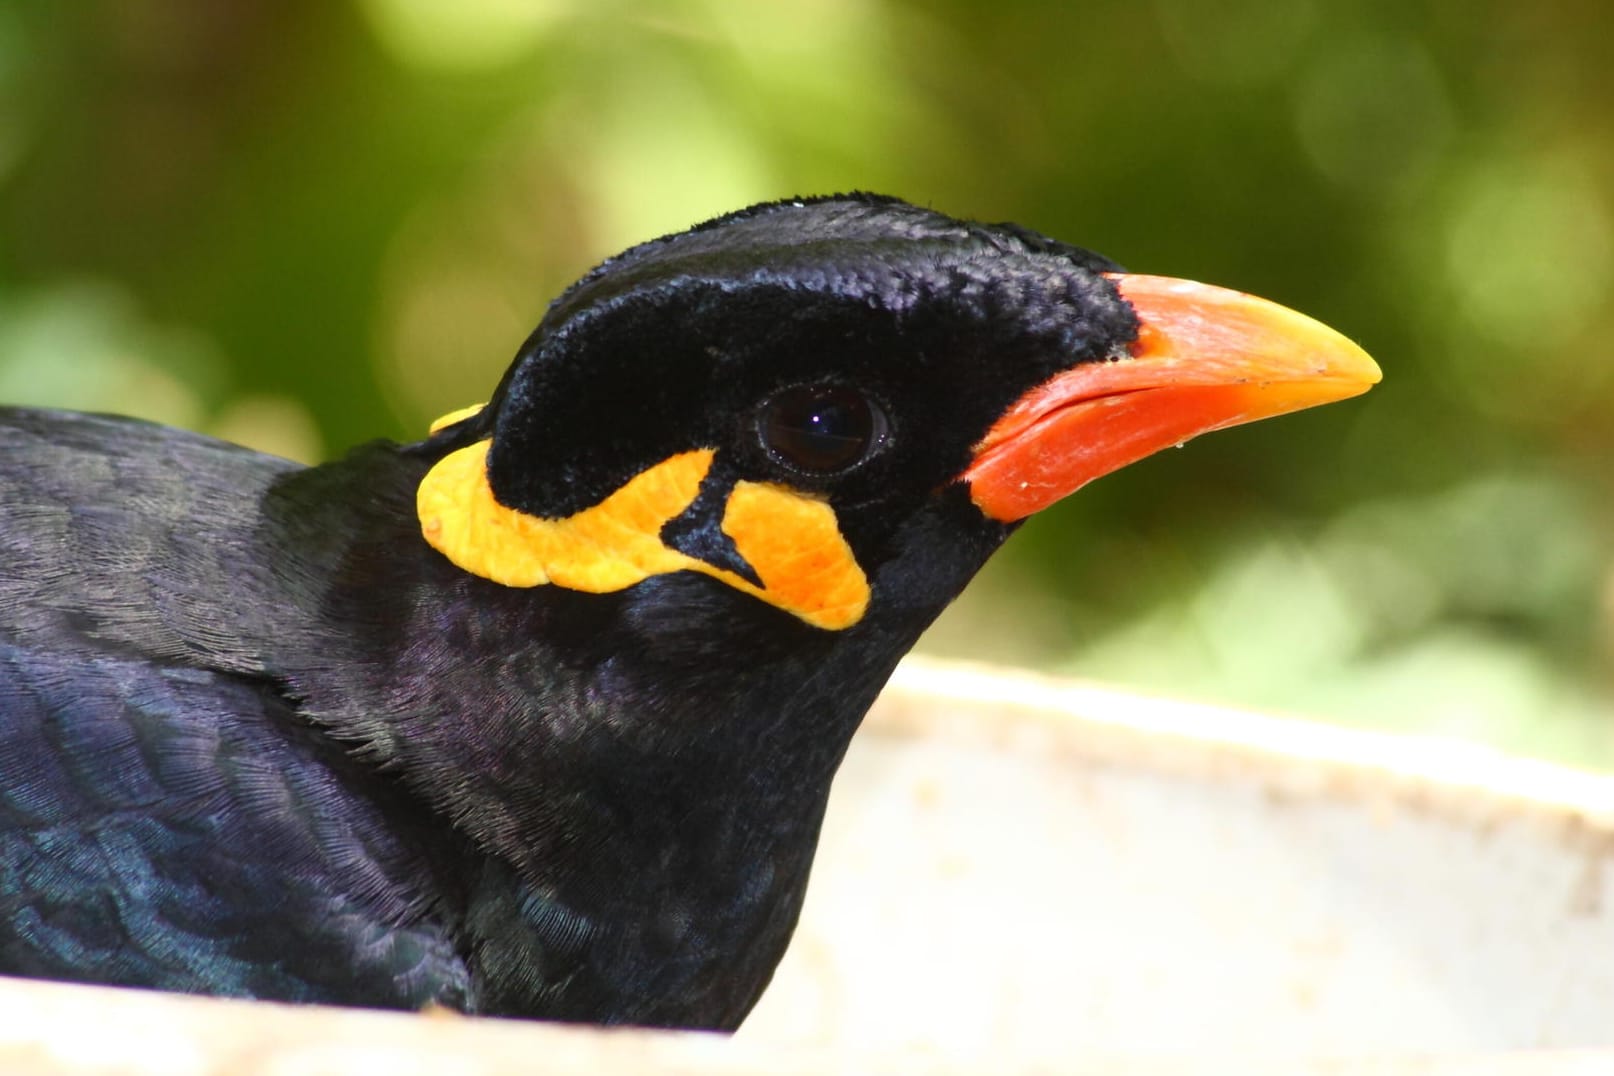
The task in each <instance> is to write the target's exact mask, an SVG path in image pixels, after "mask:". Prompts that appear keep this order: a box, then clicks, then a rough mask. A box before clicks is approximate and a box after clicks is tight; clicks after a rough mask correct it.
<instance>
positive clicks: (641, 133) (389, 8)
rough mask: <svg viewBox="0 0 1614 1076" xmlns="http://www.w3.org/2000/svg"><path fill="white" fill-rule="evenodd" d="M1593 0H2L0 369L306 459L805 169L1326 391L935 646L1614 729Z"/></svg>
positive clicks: (1179, 679)
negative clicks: (1266, 315)
mask: <svg viewBox="0 0 1614 1076" xmlns="http://www.w3.org/2000/svg"><path fill="white" fill-rule="evenodd" d="M1611 30H1614V9H1610V11H1608V12H1604V11H1603V10H1601V9H1597V8H1595V7H1588V6H1586V5H1574V4H1566V3H1556V4H1544V5H1534V6H1531V5H1515V4H1501V3H1491V4H1480V5H1472V4H1471V5H1450V4H1438V3H1423V4H1417V3H1415V4H1405V3H1396V4H1391V3H1387V2H1380V3H1375V2H1370V0H1358V2H1352V3H1323V2H1322V0H1308V2H1297V3H1291V4H1284V5H1275V4H1266V3H1257V2H1255V0H1218V2H1213V3H1202V2H1198V0H1153V2H1152V3H1140V2H1122V0H1114V2H1101V3H1088V4H1070V3H1066V2H1056V0H1025V2H1019V3H1009V4H997V5H983V4H978V3H974V2H965V0H951V2H942V3H926V4H921V3H918V2H916V0H915V2H901V0H795V2H783V3H776V4H752V3H745V2H742V0H675V2H670V3H669V2H649V0H641V2H635V0H606V2H591V3H584V2H582V0H544V2H530V0H528V2H523V0H467V2H463V3H459V4H442V3H435V2H428V0H362V2H356V3H353V4H341V3H313V2H310V0H295V2H294V0H277V2H275V3H266V2H252V0H248V2H239V3H231V4H216V3H203V2H201V0H188V2H176V0H163V2H157V0H133V2H122V3H112V2H110V0H105V2H102V3H98V4H97V3H90V4H78V5H51V4H45V3H39V2H27V0H25V2H22V3H17V4H12V5H5V6H0V395H3V396H4V397H5V398H6V399H8V400H13V401H26V402H30V403H50V404H57V405H62V406H73V407H84V408H93V409H110V410H122V411H126V412H131V413H136V414H142V415H148V416H152V417H156V418H160V419H162V420H164V421H171V422H178V423H183V424H186V425H191V426H195V427H197V428H201V429H207V430H211V431H214V432H218V433H221V434H223V435H227V436H231V437H235V438H238V439H244V440H247V441H249V442H251V443H255V444H259V445H262V446H265V447H267V448H269V449H271V450H275V451H280V452H284V453H287V454H292V455H299V456H302V457H305V458H316V457H319V456H324V455H329V454H331V453H335V452H340V451H342V450H343V449H345V448H346V447H347V446H350V445H352V444H354V443H356V442H359V441H362V440H365V439H368V438H371V437H375V436H378V435H381V436H391V437H409V436H413V435H416V434H418V433H419V432H420V431H421V430H422V429H423V428H424V426H425V423H426V422H427V421H429V420H430V419H431V418H432V417H433V416H435V415H436V414H438V413H441V412H443V411H447V410H449V409H451V408H453V407H456V406H459V405H461V404H464V403H468V402H472V401H475V400H477V399H481V398H483V397H484V396H485V395H486V393H487V392H488V390H489V389H490V388H491V386H492V384H493V382H494V380H495V379H496V378H497V376H498V375H499V373H500V372H501V371H502V369H503V367H504V365H505V363H506V362H507V361H508V359H509V357H510V355H511V354H512V353H513V351H514V349H515V347H516V345H517V344H518V343H519V342H520V340H521V338H522V337H523V336H524V335H525V333H526V332H527V331H528V330H529V329H530V327H531V325H532V324H533V323H535V322H536V320H537V318H538V317H539V315H540V314H541V312H542V310H543V308H544V305H545V303H546V302H547V301H548V299H549V298H550V297H551V296H553V295H554V294H555V292H556V291H557V290H558V289H559V288H560V287H562V286H563V285H564V284H565V283H566V282H567V281H569V280H570V279H572V278H573V277H574V276H575V275H577V274H578V273H579V272H581V271H582V270H584V269H585V268H587V267H588V266H589V265H590V264H592V263H593V262H594V261H596V260H598V259H599V258H601V257H603V256H605V255H607V254H610V253H612V252H613V251H615V250H616V249H618V248H620V247H621V246H623V245H625V244H627V243H630V242H633V241H636V240H639V239H643V238H646V237H648V236H650V235H653V234H657V233H661V232H665V231H668V230H673V229H677V228H680V227H682V226H684V225H686V224H688V223H691V222H693V221H694V220H697V219H699V218H701V217H704V216H707V215H710V214H712V213H715V212H719V211H722V210H725V209H730V208H734V207H736V206H738V205H741V204H744V203H746V202H749V201H753V200H757V199H762V198H772V197H781V196H785V195H792V194H798V193H819V192H826V191H832V190H842V189H851V188H862V189H875V190H883V191H888V192H890V193H895V194H900V195H903V196H905V197H907V198H909V199H911V200H913V201H917V202H921V203H926V204H931V205H934V206H936V207H938V208H941V209H944V210H947V211H949V212H953V213H956V214H960V215H966V216H976V217H981V218H985V219H993V220H1000V219H1012V220H1017V221H1020V222H1022V223H1024V224H1027V225H1030V226H1033V227H1036V228H1038V229H1040V230H1042V231H1046V232H1049V233H1052V234H1054V235H1057V236H1059V237H1061V238H1065V239H1069V240H1071V241H1074V242H1079V243H1082V244H1084V245H1088V246H1092V247H1094V248H1095V249H1098V250H1102V251H1104V252H1105V253H1107V254H1109V255H1111V256H1112V257H1115V258H1117V259H1119V260H1121V261H1122V262H1124V263H1126V264H1128V265H1129V266H1131V267H1133V268H1136V269H1143V270H1148V271H1151V272H1159V273H1166V274H1171V275H1177V276H1188V277H1195V278H1199V279H1203V280H1208V281H1212V282H1216V283H1221V284H1226V285H1230V286H1234V287H1238V288H1242V289H1245V290H1248V291H1253V292H1257V293H1260V294H1263V295H1267V296H1269V297H1271V298H1274V299H1277V300H1280V301H1282V302H1285V303H1287V304H1289V305H1292V306H1295V307H1298V308H1299V309H1302V310H1304V311H1306V312H1308V313H1310V314H1313V315H1315V316H1317V317H1319V318H1321V319H1323V320H1324V321H1327V322H1329V323H1331V324H1333V325H1335V326H1337V327H1339V328H1341V329H1342V330H1344V331H1345V332H1347V333H1348V334H1350V335H1352V336H1354V337H1355V338H1356V339H1358V340H1359V341H1361V342H1362V343H1363V344H1364V345H1365V346H1366V347H1367V348H1368V350H1369V351H1371V352H1372V353H1373V354H1374V355H1375V356H1376V357H1377V358H1378V359H1379V360H1380V363H1381V365H1382V366H1383V367H1384V370H1385V373H1386V380H1385V383H1384V384H1383V385H1382V386H1380V387H1379V388H1378V389H1376V390H1375V391H1374V392H1373V393H1371V394H1370V395H1369V396H1367V397H1365V398H1364V399H1362V400H1359V401H1353V402H1350V403H1347V404H1342V405H1338V406H1335V407H1331V408H1327V409H1324V410H1321V411H1317V412H1313V413H1308V414H1304V415H1299V416H1293V417H1289V418H1285V419H1282V420H1278V421H1275V422H1271V423H1263V424H1260V425H1258V426H1254V427H1250V428H1248V429H1243V430H1237V431H1231V432H1228V433H1223V434H1218V435H1216V436H1214V437H1210V438H1206V439H1204V440H1202V441H1200V442H1197V443H1195V444H1194V445H1193V446H1192V447H1191V448H1190V449H1188V450H1187V451H1184V452H1169V453H1165V454H1163V455H1161V456H1159V457H1156V458H1154V459H1151V460H1148V461H1145V462H1144V463H1142V464H1139V465H1138V466H1136V467H1134V468H1132V469H1130V470H1128V471H1126V472H1124V473H1123V474H1121V475H1117V476H1115V477H1113V478H1109V479H1106V480H1104V481H1102V482H1100V483H1097V484H1095V485H1094V486H1093V487H1091V488H1090V489H1088V490H1086V491H1084V492H1083V493H1082V494H1081V495H1080V496H1079V497H1076V498H1073V499H1072V500H1071V501H1070V502H1068V503H1066V504H1064V505H1062V506H1060V507H1058V508H1057V509H1055V510H1052V511H1050V512H1049V513H1047V514H1046V516H1045V517H1044V518H1039V519H1038V520H1035V521H1034V522H1033V523H1032V524H1030V525H1029V526H1028V527H1027V528H1026V529H1025V531H1024V532H1023V533H1022V535H1021V536H1020V537H1019V538H1017V540H1016V541H1015V542H1014V543H1013V544H1012V545H1011V547H1010V548H1009V549H1008V550H1007V551H1006V552H1005V554H1004V555H1003V556H1002V557H1000V558H999V559H998V560H997V561H994V563H993V564H992V565H991V566H990V567H989V568H988V569H987V571H986V573H985V574H984V576H983V578H982V580H981V582H980V585H979V586H978V587H977V588H974V589H972V591H971V592H970V594H969V595H967V596H966V598H965V599H964V600H963V601H962V602H961V603H960V604H959V606H958V607H957V608H956V609H955V610H954V611H953V612H951V613H949V614H948V616H947V617H946V618H945V620H944V622H943V623H942V624H941V625H939V626H938V629H937V631H936V632H934V633H933V635H932V636H931V637H930V639H929V640H928V641H927V646H928V647H929V648H931V649H933V650H937V651H940V652H944V653H950V654H955V655H966V654H967V655H975V656H980V657H987V658H991V659H996V660H1010V661H1018V662H1024V663H1031V664H1036V665H1039V666H1042V667H1045V668H1049V669H1053V670H1057V671H1064V672H1072V673H1079V674H1082V675H1089V676H1096V677H1101V678H1106V679H1115V680H1121V681H1125V682H1128V683H1133V684H1136V685H1138V686H1140V687H1143V688H1146V689H1148V690H1151V691H1156V692H1162V693H1170V694H1183V695H1190V696H1194V697H1203V698H1210V699H1216V700H1222V701H1230V702H1239V703H1243V704H1246V705H1251V706H1257V707H1262V708H1267V709H1273V710H1282V711H1291V712H1301V713H1310V714H1315V715H1320V716H1325V717H1328V718H1331V719H1338V720H1343V721H1351V722H1357V723H1365V724H1372V725H1378V726H1387V727H1395V728H1408V729H1418V730H1425V731H1431V732H1436V733H1440V734H1445V735H1457V736H1466V737H1475V738H1481V739H1486V740H1490V741H1492V742H1497V743H1501V744H1503V745H1505V746H1506V747H1508V748H1509V749H1512V750H1517V751H1521V752H1525V753H1531V754H1538V755H1550V756H1553V757H1559V758H1567V759H1571V760H1576V761H1580V762H1583V763H1586V764H1591V765H1599V766H1606V765H1610V764H1611V763H1614V737H1611V736H1610V730H1611V728H1614V702H1611V694H1614V676H1611V673H1610V670H1611V668H1614V555H1611V554H1614V541H1611V539H1610V536H1611V535H1614V518H1611V516H1614V512H1611V510H1610V505H1611V500H1614V499H1611V496H1610V494H1611V492H1614V361H1611V360H1614V355H1611V353H1610V352H1611V348H1610V345H1609V343H1608V341H1609V340H1610V338H1611V335H1614V130H1611V127H1614V110H1610V109H1608V108H1607V107H1606V104H1607V102H1608V101H1610V100H1614V85H1611V82H1614V68H1611V67H1610V66H1609V65H1608V64H1607V63H1606V62H1605V61H1606V56H1605V55H1604V53H1605V52H1606V46H1603V45H1601V44H1600V42H1603V41H1605V40H1606V35H1607V33H1608V32H1610V31H1611Z"/></svg>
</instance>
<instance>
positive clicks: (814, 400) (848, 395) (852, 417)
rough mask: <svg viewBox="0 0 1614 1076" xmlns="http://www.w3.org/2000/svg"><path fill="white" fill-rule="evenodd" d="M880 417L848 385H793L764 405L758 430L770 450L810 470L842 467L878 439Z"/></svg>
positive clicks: (822, 471)
mask: <svg viewBox="0 0 1614 1076" xmlns="http://www.w3.org/2000/svg"><path fill="white" fill-rule="evenodd" d="M880 425H882V423H881V422H880V421H879V416H878V415H877V414H876V412H875V410H874V408H873V407H872V406H871V405H870V404H869V401H868V400H867V399H866V398H865V397H864V396H863V394H862V393H859V392H857V391H855V390H853V389H848V388H841V387H839V386H833V385H831V386H825V385H817V386H814V385H798V386H796V387H795V388H789V389H785V390H784V391H783V392H781V393H779V394H778V395H777V396H775V397H774V398H773V399H771V400H769V401H768V402H767V404H766V405H764V407H763V410H762V416H761V422H760V424H759V429H758V432H759V433H760V434H761V435H762V443H763V445H764V446H765V447H766V448H767V449H768V451H769V452H770V453H772V455H773V456H774V457H775V458H776V459H778V460H780V461H782V462H784V463H786V464H788V465H790V466H791V467H795V468H796V469H798V470H802V471H808V472H811V473H813V474H832V473H834V472H836V471H844V470H846V469H847V468H848V467H851V466H852V465H853V464H855V463H857V462H858V461H860V460H861V459H863V457H864V456H865V455H866V454H867V453H868V451H869V450H870V449H871V448H873V447H874V445H875V444H876V443H877V441H878V436H877V435H878V432H879V431H878V427H879V426H880Z"/></svg>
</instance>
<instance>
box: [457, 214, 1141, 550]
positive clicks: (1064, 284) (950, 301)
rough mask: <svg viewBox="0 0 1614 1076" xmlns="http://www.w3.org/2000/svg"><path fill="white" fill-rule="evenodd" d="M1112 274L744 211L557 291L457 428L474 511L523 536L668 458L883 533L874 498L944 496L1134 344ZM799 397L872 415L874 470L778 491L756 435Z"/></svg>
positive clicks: (1097, 265)
mask: <svg viewBox="0 0 1614 1076" xmlns="http://www.w3.org/2000/svg"><path fill="white" fill-rule="evenodd" d="M1114 268H1115V266H1114V265H1113V263H1111V262H1109V261H1107V260H1106V259H1104V258H1101V257H1099V256H1098V255H1095V254H1092V253H1090V252H1088V251H1085V250H1081V249H1080V248H1077V247H1072V246H1068V245H1066V244H1063V243H1059V242H1057V241H1055V240H1052V239H1047V238H1045V237H1043V236H1039V235H1036V234H1035V233H1032V232H1029V231H1026V230H1024V229H1021V228H1018V227H1016V226H1013V225H985V224H976V223H970V222H965V221H959V220H954V219H952V218H950V217H946V216H943V215H942V214H940V213H936V212H934V211H931V210H928V209H922V208H919V207H916V206H912V205H908V204H907V203H904V202H900V201H897V200H895V199H890V198H881V197H877V196H873V195H864V194H857V195H848V196H838V197H833V198H822V199H811V200H798V201H788V202H773V203H768V204H765V205H761V206H753V207H751V208H749V209H745V210H741V211H739V212H737V213H731V214H729V215H727V216H724V217H719V218H717V219H716V220H713V221H709V222H706V223H704V224H701V225H698V226H697V227H695V228H693V229H691V230H689V231H687V232H682V233H679V234H677V235H672V236H667V237H663V238H661V239H657V240H653V241H651V242H649V243H645V244H642V245H640V246H637V247H634V248H632V249H630V250H628V251H626V252H624V253H623V254H620V255H618V256H617V257H615V258H612V259H610V260H609V261H607V262H605V263H603V264H602V265H601V266H600V267H598V268H597V269H595V270H594V271H592V272H591V273H589V274H588V275H587V276H585V277H584V278H583V279H582V280H581V281H579V282H578V283H577V284H576V285H574V286H573V287H571V288H570V289H568V290H567V291H566V293H565V294H563V295H562V296H561V297H560V298H559V299H557V300H556V301H555V303H554V304H553V305H552V306H551V307H550V309H549V311H548V313H547V314H546V316H545V317H544V319H543V322H542V323H541V324H540V325H539V327H538V329H537V330H536V331H535V332H534V333H533V335H532V336H531V337H530V338H529V339H528V341H527V342H526V344H525V345H524V346H523V348H522V350H521V352H520V354H519V355H518V357H517V360H516V362H515V364H514V365H513V366H512V368H511V370H510V371H509V373H508V374H506V376H505V379H504V381H503V383H502V384H501V385H500V387H499V390H498V392H497V393H496V394H495V397H494V400H493V401H492V403H491V404H490V405H489V407H488V409H487V411H486V412H485V413H484V415H483V416H480V417H479V419H478V420H477V421H476V422H475V423H474V426H473V427H472V428H474V430H475V435H476V436H486V435H487V434H488V433H489V432H491V433H492V434H493V446H492V449H491V450H490V453H489V475H490V481H491V485H492V488H493V491H494V495H495V496H496V497H497V498H498V499H499V500H500V501H501V502H502V503H504V504H506V505H509V506H511V507H514V508H518V509H520V510H522V511H524V512H528V513H529V514H533V515H538V516H543V517H547V518H559V517H564V516H568V515H571V514H573V513H574V512H576V511H578V510H580V509H582V508H586V507H589V506H590V505H593V504H596V503H598V502H599V501H601V500H603V499H604V498H605V497H607V496H609V495H610V494H611V493H612V492H614V491H615V490H616V489H618V488H620V486H621V485H622V484H623V483H624V482H626V481H627V480H628V479H629V478H631V477H632V476H633V475H635V474H638V473H639V472H641V471H643V470H645V469H646V468H648V467H650V466H653V465H655V464H657V463H659V462H661V461H662V460H664V459H666V458H667V457H669V456H671V455H674V454H676V453H678V452H684V451H688V450H691V449H695V448H712V449H716V450H717V452H718V457H717V462H716V464H714V466H715V467H719V468H722V469H723V470H724V471H725V472H726V473H728V474H729V475H730V476H731V477H733V478H740V479H747V480H754V481H776V482H786V483H787V484H791V485H796V486H798V487H800V486H805V487H807V488H810V489H813V490H814V491H815V492H818V493H820V494H821V495H824V496H827V497H829V499H830V500H831V502H832V503H833V504H835V505H836V508H837V511H838V512H842V516H843V518H844V516H845V513H844V511H843V510H844V509H849V508H855V507H856V506H858V505H860V504H873V503H874V502H880V503H882V504H883V506H884V507H883V509H882V510H881V512H880V513H878V517H879V518H883V519H887V520H889V519H894V518H898V517H900V515H901V512H900V511H899V510H898V507H899V506H898V505H895V504H893V503H891V498H892V497H893V496H899V495H900V496H907V497H921V496H927V495H929V494H930V493H931V492H932V491H933V490H935V489H936V488H937V487H939V486H941V485H944V484H946V483H947V482H949V481H951V480H952V479H954V478H956V476H957V475H958V473H959V471H960V470H961V469H962V468H963V466H964V465H965V464H966V463H967V462H968V458H969V449H970V446H971V445H973V444H974V443H975V442H976V441H978V440H979V438H980V437H981V436H982V435H983V434H984V433H985V431H986V430H987V429H988V428H989V427H990V425H991V424H992V422H993V421H995V420H996V419H997V418H998V417H999V415H1000V414H1001V413H1002V411H1003V410H1004V409H1005V408H1006V407H1007V406H1008V405H1009V404H1010V403H1011V402H1012V401H1013V400H1015V399H1016V398H1017V397H1019V396H1020V395H1021V394H1022V393H1023V392H1025V391H1026V390H1027V389H1029V388H1031V387H1032V386H1034V385H1036V384H1039V383H1041V382H1042V381H1044V380H1046V379H1047V378H1048V377H1050V376H1052V375H1053V374H1054V373H1056V372H1058V371H1060V370H1063V369H1066V368H1068V367H1070V366H1072V365H1074V364H1076V363H1079V362H1088V361H1099V360H1104V359H1107V358H1111V357H1114V356H1116V355H1119V354H1121V353H1122V352H1123V351H1124V349H1125V347H1126V345H1127V344H1128V343H1130V342H1131V341H1132V340H1133V339H1134V338H1135V336H1136V332H1137V323H1136V319H1135V317H1134V315H1133V313H1132V311H1131V308H1130V307H1129V306H1128V305H1127V304H1126V303H1125V302H1124V301H1123V300H1121V298H1120V297H1119V295H1118V294H1117V293H1116V290H1115V288H1114V285H1113V284H1112V283H1111V282H1110V281H1109V280H1107V279H1105V278H1104V277H1103V276H1102V275H1101V274H1102V273H1103V272H1105V271H1108V270H1112V269H1114ZM803 383H834V384H844V385H849V386H852V387H855V388H857V389H858V390H859V391H861V392H864V393H866V394H867V395H868V396H869V397H870V398H871V399H872V400H874V401H876V402H877V403H878V404H880V405H881V406H883V407H885V408H887V410H888V411H889V413H890V418H891V420H892V427H893V437H892V438H891V444H890V445H889V446H888V449H887V450H886V451H882V452H881V453H879V454H878V455H877V456H876V457H875V458H874V459H871V460H870V461H869V462H868V463H867V464H866V465H863V466H860V467H859V468H857V469H855V470H854V471H852V472H850V473H848V474H845V475H837V476H834V478H833V479H832V480H831V479H826V480H824V481H822V482H818V483H816V484H815V483H814V482H813V481H812V480H810V479H808V480H803V479H802V478H801V476H799V475H784V474H781V473H780V472H779V471H778V469H777V467H776V465H775V464H774V462H773V461H772V460H770V459H769V458H768V456H767V453H766V452H764V451H763V450H762V449H761V447H760V446H759V445H758V443H757V438H756V430H755V414H756V410H757V408H758V406H759V405H760V404H761V403H762V401H764V400H765V399H767V398H768V397H769V396H770V395H771V394H772V393H774V392H777V391H779V390H781V389H782V388H785V387H788V386H791V385H796V384H803ZM942 386H946V387H945V389H943V388H942ZM470 432H471V430H470V429H467V430H465V431H456V434H454V435H451V436H452V437H453V439H454V441H455V442H456V443H459V442H461V441H463V439H464V438H465V437H466V436H467V435H468V434H469V433H470ZM540 461H541V463H540ZM875 517H876V514H875V513H871V514H870V519H871V520H872V519H874V518H875ZM871 525H872V524H871ZM853 529H857V524H856V523H855V522H854V523H853Z"/></svg>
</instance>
